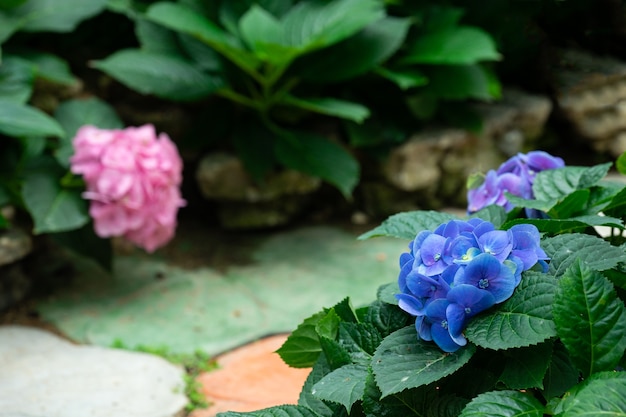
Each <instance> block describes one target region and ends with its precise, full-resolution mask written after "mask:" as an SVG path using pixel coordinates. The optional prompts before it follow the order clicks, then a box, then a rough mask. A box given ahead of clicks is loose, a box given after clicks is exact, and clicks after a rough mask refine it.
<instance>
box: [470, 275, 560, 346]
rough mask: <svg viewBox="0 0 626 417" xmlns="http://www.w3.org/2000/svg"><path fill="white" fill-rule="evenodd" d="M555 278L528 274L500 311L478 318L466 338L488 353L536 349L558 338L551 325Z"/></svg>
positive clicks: (472, 323)
mask: <svg viewBox="0 0 626 417" xmlns="http://www.w3.org/2000/svg"><path fill="white" fill-rule="evenodd" d="M555 291H556V280H555V279H554V277H552V276H550V275H547V274H542V273H538V272H532V271H527V272H525V273H524V274H523V275H522V280H521V282H520V284H519V286H518V287H517V288H516V289H515V292H514V293H513V295H512V296H511V298H509V299H508V300H507V301H505V302H504V303H503V304H502V305H501V306H500V307H499V308H498V309H497V310H495V311H494V312H492V313H489V312H487V313H486V314H482V315H479V316H477V317H475V318H474V319H473V320H472V321H471V322H470V323H469V325H468V326H467V329H466V330H465V335H466V337H467V338H468V340H470V341H471V342H472V343H475V344H477V345H478V346H481V347H484V348H487V349H494V350H498V349H511V348H518V347H525V346H530V345H535V344H537V343H541V342H543V341H544V340H547V339H549V338H551V337H554V336H556V331H555V328H554V323H553V322H552V311H551V310H552V300H553V297H554V293H555Z"/></svg>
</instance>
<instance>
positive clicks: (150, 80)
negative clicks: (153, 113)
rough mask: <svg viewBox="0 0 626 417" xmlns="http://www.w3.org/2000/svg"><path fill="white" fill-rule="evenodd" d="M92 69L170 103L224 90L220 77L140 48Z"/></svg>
mask: <svg viewBox="0 0 626 417" xmlns="http://www.w3.org/2000/svg"><path fill="white" fill-rule="evenodd" d="M92 66H93V67H95V68H98V69H100V70H102V71H104V72H105V73H107V74H109V75H110V76H112V77H113V78H115V79H116V80H118V81H120V82H121V83H122V84H124V85H126V86H127V87H129V88H131V89H134V90H137V91H139V92H140V93H143V94H154V95H155V96H158V97H163V98H166V99H170V100H181V101H187V100H197V99H200V98H203V97H206V96H208V95H209V94H211V93H213V92H214V91H215V90H217V89H218V88H220V87H221V80H220V79H219V78H217V77H214V76H211V75H209V74H206V73H204V72H202V71H200V70H198V69H197V68H196V67H195V66H194V65H193V64H191V63H190V62H188V61H185V60H183V59H181V58H178V57H175V56H171V55H163V54H158V53H153V52H148V51H142V50H139V49H124V50H121V51H118V52H115V53H114V54H113V55H110V56H109V57H107V58H106V59H104V60H101V61H94V62H93V63H92Z"/></svg>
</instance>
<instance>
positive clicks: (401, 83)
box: [374, 67, 428, 90]
mask: <svg viewBox="0 0 626 417" xmlns="http://www.w3.org/2000/svg"><path fill="white" fill-rule="evenodd" d="M374 72H375V73H376V74H378V75H380V76H381V77H383V78H386V79H388V80H389V81H391V82H392V83H394V84H395V85H397V86H398V87H400V89H401V90H408V89H410V88H415V87H421V86H422V85H425V84H428V78H427V77H426V76H425V75H424V74H422V73H421V72H419V71H418V70H416V69H413V68H407V69H404V70H399V69H388V68H384V67H378V68H376V70H375V71H374Z"/></svg>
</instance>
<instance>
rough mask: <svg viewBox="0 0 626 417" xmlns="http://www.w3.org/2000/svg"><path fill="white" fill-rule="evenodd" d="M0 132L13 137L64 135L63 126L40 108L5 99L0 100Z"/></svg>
mask: <svg viewBox="0 0 626 417" xmlns="http://www.w3.org/2000/svg"><path fill="white" fill-rule="evenodd" d="M0 133H3V134H5V135H7V136H15V137H24V136H56V137H62V136H64V135H65V132H64V131H63V128H62V127H61V126H60V125H59V124H58V123H57V122H56V121H55V120H54V119H53V118H51V117H50V116H48V115H47V114H45V113H44V112H42V111H41V110H39V109H36V108H34V107H30V106H26V105H23V104H17V103H13V102H10V101H5V100H0Z"/></svg>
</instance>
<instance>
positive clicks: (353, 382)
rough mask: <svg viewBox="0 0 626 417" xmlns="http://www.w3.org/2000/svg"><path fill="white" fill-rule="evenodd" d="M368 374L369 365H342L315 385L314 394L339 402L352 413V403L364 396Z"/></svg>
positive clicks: (323, 398)
mask: <svg viewBox="0 0 626 417" xmlns="http://www.w3.org/2000/svg"><path fill="white" fill-rule="evenodd" d="M368 374H369V371H368V368H367V366H363V365H356V364H350V365H345V366H342V367H341V368H339V369H335V370H334V371H332V372H331V373H329V374H328V375H326V376H324V377H323V378H322V379H321V380H320V381H319V382H317V383H316V384H315V385H314V386H313V389H312V394H313V395H314V396H316V397H318V398H320V399H322V400H326V401H332V402H335V403H339V404H341V405H343V406H344V407H346V410H348V413H350V410H351V409H352V405H354V403H355V402H357V401H359V400H360V399H362V398H363V392H364V391H365V380H366V378H367V376H368Z"/></svg>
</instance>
